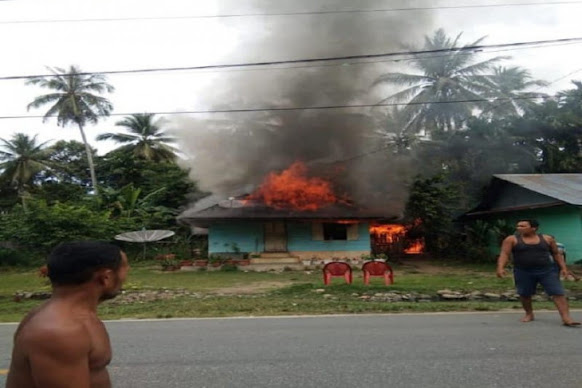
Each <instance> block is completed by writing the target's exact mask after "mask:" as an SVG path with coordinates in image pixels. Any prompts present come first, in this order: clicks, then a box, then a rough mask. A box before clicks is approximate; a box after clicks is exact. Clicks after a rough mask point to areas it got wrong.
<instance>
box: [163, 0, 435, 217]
mask: <svg viewBox="0 0 582 388" xmlns="http://www.w3.org/2000/svg"><path fill="white" fill-rule="evenodd" d="M397 3H398V2H390V3H388V4H386V3H385V2H378V1H376V2H373V1H368V2H357V3H354V2H353V1H333V2H320V3H318V2H312V1H294V2H289V4H287V7H286V8H282V7H280V6H279V7H280V8H278V9H277V8H275V7H276V5H274V4H273V2H271V1H260V2H255V3H253V4H254V8H253V9H244V10H243V11H244V12H249V11H252V12H255V13H261V12H263V13H273V12H292V11H297V10H301V11H305V10H313V11H321V10H324V11H325V10H350V9H354V8H356V7H357V9H378V8H398V7H400V6H405V4H407V3H408V2H404V1H403V2H401V4H397ZM232 4H234V3H232ZM318 4H319V6H318ZM230 13H232V11H231V12H230ZM232 23H235V24H236V25H235V26H233V27H236V29H235V30H236V31H242V30H244V34H243V38H241V49H240V51H239V52H238V53H235V54H233V58H236V61H237V62H254V61H268V60H285V59H297V58H314V57H334V56H347V55H361V54H370V53H380V52H393V51H400V50H402V45H403V44H406V43H412V42H416V41H418V40H419V39H421V37H422V35H424V34H426V33H427V32H429V31H430V30H431V28H432V26H431V24H430V15H429V14H428V13H422V12H410V13H408V12H407V13H406V14H402V13H399V12H370V13H345V14H319V15H300V16H298V15H294V16H272V17H261V18H257V19H256V20H253V22H250V21H248V20H247V21H246V23H245V24H243V22H242V21H236V22H232ZM313 65H314V64H308V66H310V67H307V66H305V65H304V64H299V65H297V64H295V65H279V66H273V67H263V68H259V69H250V70H249V69H244V71H228V72H223V73H220V74H219V75H218V76H217V77H216V80H215V82H214V83H213V85H212V87H211V88H209V89H208V90H207V91H206V93H205V94H204V98H203V99H204V101H207V103H208V105H207V108H208V109H240V108H245V109H252V108H265V107H266V108H280V107H309V106H311V107H316V106H336V105H348V104H349V105H352V104H373V103H376V102H378V101H379V100H380V99H381V98H382V96H385V95H386V91H384V93H383V94H382V95H380V94H379V93H378V91H374V90H373V89H371V85H372V83H373V81H374V80H375V79H376V78H377V77H378V76H379V75H380V74H382V73H387V72H390V71H396V67H395V66H396V65H397V64H395V63H394V62H384V61H383V62H379V63H373V64H369V63H368V64H361V63H359V64H357V63H354V61H350V62H346V63H340V62H326V63H319V64H318V65H321V66H319V67H313ZM297 66H299V67H297ZM290 67H297V68H290ZM197 108H199V107H197ZM172 120H173V126H174V127H175V128H176V132H177V135H178V137H179V139H180V148H181V149H182V150H183V152H184V153H185V154H186V155H187V156H188V162H187V163H188V166H187V167H190V169H191V174H192V178H194V179H195V180H197V181H198V182H199V185H200V187H201V188H202V189H204V190H208V191H211V192H213V193H215V194H223V195H225V196H228V195H231V193H233V192H235V191H236V190H237V189H240V188H241V187H244V186H248V185H258V184H260V182H261V181H262V180H263V179H264V177H265V175H266V174H267V173H269V172H271V171H274V170H275V171H277V170H282V169H285V168H287V167H288V166H289V165H290V164H292V163H293V162H294V161H297V160H299V161H303V162H304V163H306V165H307V166H308V168H309V172H310V174H312V175H317V176H323V177H325V178H328V179H330V180H331V181H332V182H333V184H334V187H335V189H336V190H337V191H338V194H340V195H344V194H345V195H346V196H348V197H350V198H351V199H352V200H353V201H354V202H355V203H356V204H357V205H360V206H365V207H368V208H378V209H383V210H384V211H387V212H391V213H392V214H397V213H399V212H401V211H402V207H403V204H404V202H405V200H406V187H405V186H406V179H405V177H406V174H407V168H408V166H407V164H406V161H405V160H402V159H399V158H398V157H396V156H395V155H393V154H392V153H390V152H389V151H386V150H384V151H381V152H372V151H374V150H376V149H378V148H380V147H381V146H383V145H384V144H385V143H384V141H383V140H381V139H379V138H378V137H377V135H376V129H377V126H378V125H379V124H378V121H377V120H375V110H374V109H370V108H366V109H321V110H292V111H267V112H252V113H249V112H245V113H228V114H226V113H225V114H212V115H204V116H197V117H180V116H177V117H175V118H173V119H172ZM380 125H382V123H380ZM388 130H390V129H388ZM394 132H398V129H397V128H395V129H394ZM363 155H365V156H363Z"/></svg>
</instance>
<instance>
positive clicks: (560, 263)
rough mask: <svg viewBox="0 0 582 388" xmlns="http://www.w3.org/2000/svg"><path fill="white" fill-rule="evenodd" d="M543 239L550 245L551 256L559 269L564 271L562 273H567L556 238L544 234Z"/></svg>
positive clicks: (565, 274)
mask: <svg viewBox="0 0 582 388" xmlns="http://www.w3.org/2000/svg"><path fill="white" fill-rule="evenodd" d="M544 239H545V240H546V242H547V243H548V244H549V245H550V251H551V252H552V256H553V257H554V261H555V262H556V264H558V267H560V270H561V271H562V272H564V273H563V274H562V275H563V276H567V275H568V267H566V260H564V255H562V253H561V252H560V250H559V249H558V245H557V244H556V240H554V238H553V237H552V236H547V235H544Z"/></svg>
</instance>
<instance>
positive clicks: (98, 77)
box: [27, 66, 114, 194]
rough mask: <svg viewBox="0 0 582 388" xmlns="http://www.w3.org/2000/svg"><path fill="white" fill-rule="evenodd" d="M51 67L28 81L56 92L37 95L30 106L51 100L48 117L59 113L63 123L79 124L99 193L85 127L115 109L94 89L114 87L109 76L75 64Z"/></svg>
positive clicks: (109, 89)
mask: <svg viewBox="0 0 582 388" xmlns="http://www.w3.org/2000/svg"><path fill="white" fill-rule="evenodd" d="M48 69H49V70H50V71H51V72H52V73H53V75H50V76H40V77H34V78H31V79H30V80H29V81H28V82H27V84H30V85H38V86H40V87H41V88H46V89H50V90H53V91H54V92H53V93H50V94H45V95H42V96H39V97H36V98H35V99H34V100H33V101H32V102H31V103H30V104H28V109H30V108H39V107H41V106H43V105H47V104H49V105H51V107H50V108H49V110H48V111H47V112H46V114H45V115H44V120H45V121H46V120H47V119H48V118H49V117H52V116H54V115H56V116H57V124H58V125H60V126H65V125H67V124H70V123H75V124H77V126H78V127H79V131H80V132H81V138H82V139H83V144H85V152H86V153H87V162H88V164H89V171H90V173H91V183H92V185H93V190H94V191H95V193H96V194H97V193H98V189H97V178H96V177H95V165H94V164H93V155H92V152H91V147H90V146H89V143H88V142H87V138H86V136H85V131H84V130H83V127H84V126H85V124H87V123H93V124H95V123H97V121H99V119H100V118H101V117H105V116H109V114H110V113H111V111H112V110H113V105H112V104H111V103H110V102H109V100H107V99H106V98H104V97H101V96H98V95H96V94H93V93H97V94H102V93H105V92H108V93H111V92H113V90H114V88H113V86H111V85H109V84H108V83H107V82H105V77H104V76H103V75H102V74H86V73H82V72H81V70H80V69H79V68H77V67H75V66H71V67H69V69H68V70H65V69H62V68H59V67H55V68H48Z"/></svg>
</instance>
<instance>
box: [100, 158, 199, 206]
mask: <svg viewBox="0 0 582 388" xmlns="http://www.w3.org/2000/svg"><path fill="white" fill-rule="evenodd" d="M99 172H100V174H102V175H101V176H100V178H101V180H102V181H103V182H104V184H105V185H106V186H109V187H111V188H112V189H115V190H119V189H121V188H123V187H125V186H127V185H130V184H132V185H133V186H134V187H136V188H140V189H141V190H142V191H143V192H144V193H152V192H154V191H156V190H158V189H160V188H162V187H164V188H165V190H164V191H163V192H161V193H160V194H159V195H157V196H156V198H155V201H154V202H153V205H155V206H164V207H167V208H171V209H178V208H180V207H182V206H185V205H186V204H187V203H188V202H190V201H193V200H195V199H197V198H200V196H201V195H202V193H200V191H199V190H198V188H197V186H196V183H195V182H193V181H192V180H191V179H190V178H189V177H188V171H187V170H185V169H183V168H181V167H179V166H178V165H176V164H175V163H173V162H155V161H152V160H146V159H141V158H135V157H133V155H132V154H128V153H127V152H123V151H122V150H119V149H117V150H113V151H111V152H109V153H107V154H106V155H104V156H103V158H102V160H101V161H100V164H99Z"/></svg>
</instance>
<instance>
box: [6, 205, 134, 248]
mask: <svg viewBox="0 0 582 388" xmlns="http://www.w3.org/2000/svg"><path fill="white" fill-rule="evenodd" d="M0 226H1V228H0V241H9V242H12V243H14V244H16V245H17V246H20V247H23V248H24V249H30V250H33V251H37V252H41V253H48V251H50V250H51V249H52V248H53V247H54V246H55V245H58V244H59V243H61V242H64V241H71V240H112V239H113V237H114V236H115V235H116V234H118V233H121V232H125V231H128V230H135V228H136V224H135V223H134V220H133V219H127V218H119V219H115V218H112V217H111V214H110V212H109V211H96V210H94V209H90V208H88V207H87V206H84V205H78V204H64V203H55V204H54V205H52V206H51V205H48V204H47V203H46V202H45V201H37V200H31V201H29V202H28V204H27V207H26V208H24V207H22V206H17V207H16V208H15V209H13V210H12V211H11V212H7V213H5V214H0Z"/></svg>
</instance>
